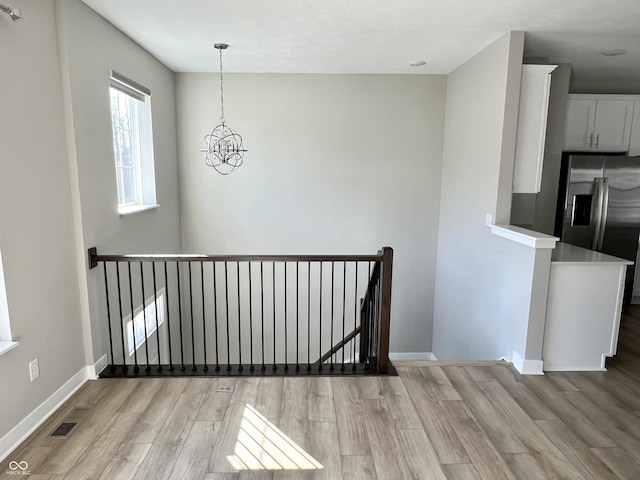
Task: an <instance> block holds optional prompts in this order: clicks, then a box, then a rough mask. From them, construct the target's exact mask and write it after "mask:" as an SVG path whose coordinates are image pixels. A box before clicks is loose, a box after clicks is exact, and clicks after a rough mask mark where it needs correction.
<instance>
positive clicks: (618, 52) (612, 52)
mask: <svg viewBox="0 0 640 480" xmlns="http://www.w3.org/2000/svg"><path fill="white" fill-rule="evenodd" d="M625 53H627V51H626V50H624V49H622V48H620V49H617V50H607V51H606V52H602V55H604V56H606V57H619V56H620V55H624V54H625Z"/></svg>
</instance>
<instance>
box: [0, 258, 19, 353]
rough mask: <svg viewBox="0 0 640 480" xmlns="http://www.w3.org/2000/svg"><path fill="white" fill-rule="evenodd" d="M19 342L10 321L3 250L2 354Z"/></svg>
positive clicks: (0, 273)
mask: <svg viewBox="0 0 640 480" xmlns="http://www.w3.org/2000/svg"><path fill="white" fill-rule="evenodd" d="M17 345H18V342H14V341H12V339H11V324H10V323H9V307H8V306H7V292H6V289H5V286H4V271H3V270H2V252H0V354H2V353H4V352H8V351H9V350H11V349H12V348H13V347H15V346H17Z"/></svg>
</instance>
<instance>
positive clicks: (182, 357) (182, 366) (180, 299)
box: [176, 262, 185, 371]
mask: <svg viewBox="0 0 640 480" xmlns="http://www.w3.org/2000/svg"><path fill="white" fill-rule="evenodd" d="M176 273H177V281H178V320H179V321H180V370H181V371H184V369H185V368H184V337H183V334H182V287H181V286H180V283H181V282H180V262H176Z"/></svg>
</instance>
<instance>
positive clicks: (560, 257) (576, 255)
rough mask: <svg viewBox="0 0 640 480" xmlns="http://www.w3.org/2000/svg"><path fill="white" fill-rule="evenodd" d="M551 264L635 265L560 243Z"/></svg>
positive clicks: (553, 253)
mask: <svg viewBox="0 0 640 480" xmlns="http://www.w3.org/2000/svg"><path fill="white" fill-rule="evenodd" d="M551 263H556V264H557V263H599V264H609V265H611V264H615V265H633V262H631V261H629V260H625V259H623V258H618V257H613V256H611V255H607V254H605V253H600V252H595V251H593V250H587V249H586V248H582V247H576V246H575V245H570V244H568V243H563V242H558V243H557V245H556V248H555V249H554V250H553V252H552V253H551Z"/></svg>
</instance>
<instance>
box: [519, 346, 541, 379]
mask: <svg viewBox="0 0 640 480" xmlns="http://www.w3.org/2000/svg"><path fill="white" fill-rule="evenodd" d="M511 363H513V366H514V367H515V369H516V370H518V372H520V373H521V374H522V375H544V372H543V371H542V367H543V362H542V360H525V359H524V358H522V357H521V356H520V354H519V353H518V352H516V351H515V350H514V351H513V354H512V355H511Z"/></svg>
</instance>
